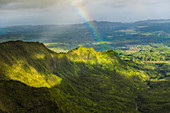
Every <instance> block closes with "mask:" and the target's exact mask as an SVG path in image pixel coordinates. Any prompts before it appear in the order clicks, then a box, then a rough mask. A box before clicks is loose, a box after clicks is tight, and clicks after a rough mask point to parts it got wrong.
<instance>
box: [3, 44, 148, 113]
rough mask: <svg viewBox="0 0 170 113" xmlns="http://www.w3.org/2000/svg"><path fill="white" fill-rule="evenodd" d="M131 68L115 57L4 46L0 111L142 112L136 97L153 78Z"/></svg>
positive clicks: (81, 49)
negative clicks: (150, 78) (138, 108)
mask: <svg viewBox="0 0 170 113" xmlns="http://www.w3.org/2000/svg"><path fill="white" fill-rule="evenodd" d="M132 65H135V64H134V63H132V62H131V63H127V62H125V61H122V60H121V59H120V58H119V56H118V55H117V54H116V53H115V52H114V51H107V52H96V51H94V49H93V48H88V49H87V48H84V47H79V48H76V49H73V50H72V51H69V52H68V53H58V54H57V53H54V52H52V51H50V50H49V49H47V48H46V47H45V46H44V45H43V44H41V43H38V42H37V43H33V42H22V41H15V42H13V41H11V42H5V43H1V44H0V81H1V82H0V89H1V90H0V110H1V111H4V112H43V111H45V112H65V113H68V112H76V113H79V112H83V113H85V112H110V113H114V112H115V113H117V112H131V113H133V112H138V111H137V110H136V95H137V92H139V91H142V90H144V89H146V84H145V83H144V82H143V81H146V80H148V79H149V77H148V76H147V75H146V74H145V72H144V71H143V70H139V69H137V68H135V67H132ZM23 83H24V84H23Z"/></svg>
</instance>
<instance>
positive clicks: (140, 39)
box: [0, 20, 170, 51]
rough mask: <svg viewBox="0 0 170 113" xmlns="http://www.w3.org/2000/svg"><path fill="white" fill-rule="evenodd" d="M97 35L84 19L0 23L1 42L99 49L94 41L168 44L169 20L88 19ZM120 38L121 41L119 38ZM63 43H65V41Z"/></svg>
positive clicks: (114, 46) (118, 43)
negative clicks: (80, 21)
mask: <svg viewBox="0 0 170 113" xmlns="http://www.w3.org/2000/svg"><path fill="white" fill-rule="evenodd" d="M88 23H93V25H94V28H93V29H95V31H97V33H98V37H97V38H96V37H95V36H94V33H93V31H91V29H92V28H89V26H88V25H87V23H84V24H73V25H23V26H7V27H0V42H5V41H10V40H23V41H39V42H43V43H54V42H57V43H64V44H67V45H71V46H72V47H71V48H70V46H67V48H70V50H71V49H73V48H75V47H78V46H79V45H83V46H85V47H94V48H95V50H97V51H102V50H103V49H101V48H100V47H99V46H100V45H95V44H94V43H96V42H102V41H104V42H111V43H110V44H106V47H107V48H117V47H122V46H126V45H129V44H130V45H135V44H148V43H163V44H165V45H168V46H169V44H170V20H146V21H138V22H134V23H120V22H105V21H103V22H98V21H91V22H88ZM120 41H121V42H120ZM65 47H66V45H65Z"/></svg>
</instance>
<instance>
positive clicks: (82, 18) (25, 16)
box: [0, 0, 170, 26]
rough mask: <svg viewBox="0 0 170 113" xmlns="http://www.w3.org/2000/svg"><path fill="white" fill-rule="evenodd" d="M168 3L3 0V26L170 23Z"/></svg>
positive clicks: (166, 0) (0, 9) (146, 0)
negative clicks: (159, 20) (91, 22)
mask: <svg viewBox="0 0 170 113" xmlns="http://www.w3.org/2000/svg"><path fill="white" fill-rule="evenodd" d="M169 6H170V1H169V0H91V1H90V0H36V1H34V0H29V1H27V0H1V1H0V26H16V25H49V24H52V25H53V24H55V25H65V24H79V23H84V22H86V21H91V20H96V21H109V22H123V23H127V22H136V21H143V20H158V19H170V15H168V13H169V12H170V8H169Z"/></svg>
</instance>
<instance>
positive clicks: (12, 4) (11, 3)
mask: <svg viewBox="0 0 170 113" xmlns="http://www.w3.org/2000/svg"><path fill="white" fill-rule="evenodd" d="M64 1H66V0H0V8H1V9H31V8H37V9H38V8H39V9H41V8H48V7H52V6H54V5H57V4H59V3H63V2H64Z"/></svg>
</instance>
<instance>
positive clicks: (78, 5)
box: [71, 0, 103, 50]
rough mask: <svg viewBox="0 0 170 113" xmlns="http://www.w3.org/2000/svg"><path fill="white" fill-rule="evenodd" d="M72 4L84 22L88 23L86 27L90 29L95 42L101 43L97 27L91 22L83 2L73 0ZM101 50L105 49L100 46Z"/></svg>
mask: <svg viewBox="0 0 170 113" xmlns="http://www.w3.org/2000/svg"><path fill="white" fill-rule="evenodd" d="M71 3H72V4H73V5H74V6H75V7H76V8H77V11H78V13H79V15H80V16H81V18H82V20H83V21H84V22H86V25H87V27H88V28H89V30H90V32H91V33H92V35H93V36H94V38H95V41H96V42H101V37H100V34H99V33H98V31H97V28H96V27H95V25H94V23H93V22H92V21H89V20H91V19H90V16H89V15H88V13H87V10H86V9H85V7H84V6H83V5H82V4H81V2H77V1H75V0H71ZM100 49H102V50H103V47H102V46H101V44H100Z"/></svg>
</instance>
